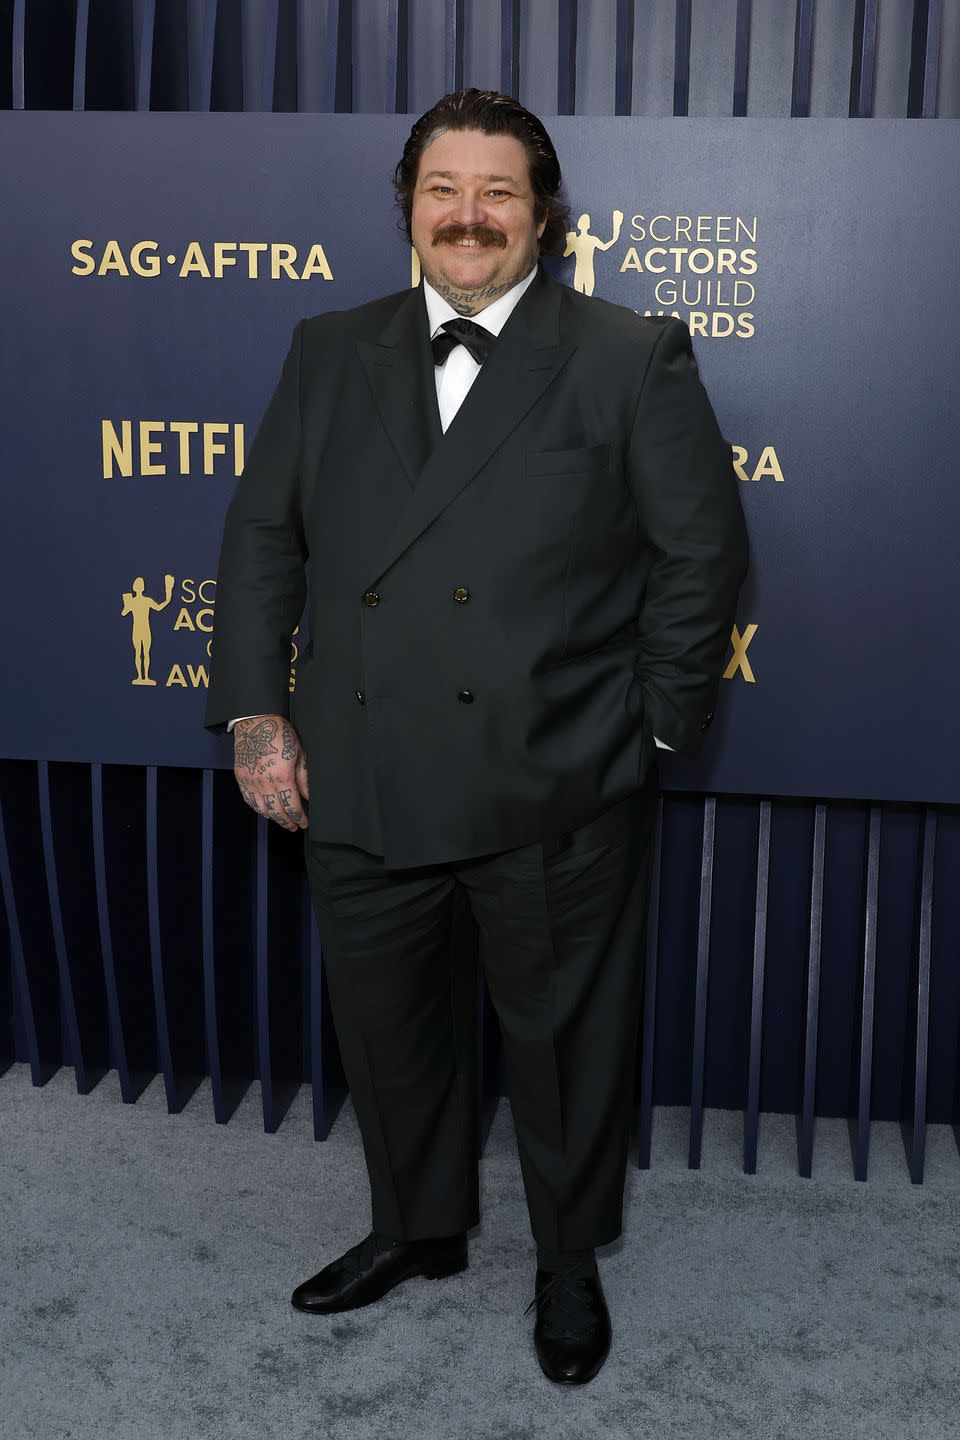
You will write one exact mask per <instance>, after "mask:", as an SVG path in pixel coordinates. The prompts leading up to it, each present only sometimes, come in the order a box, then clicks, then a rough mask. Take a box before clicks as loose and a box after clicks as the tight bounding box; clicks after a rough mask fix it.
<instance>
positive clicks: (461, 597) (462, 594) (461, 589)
mask: <svg viewBox="0 0 960 1440" xmlns="http://www.w3.org/2000/svg"><path fill="white" fill-rule="evenodd" d="M453 598H454V600H456V602H457V604H458V605H462V604H463V603H464V601H465V600H469V599H470V591H469V590H468V589H467V587H466V586H465V585H458V586H457V588H456V590H454V592H453Z"/></svg>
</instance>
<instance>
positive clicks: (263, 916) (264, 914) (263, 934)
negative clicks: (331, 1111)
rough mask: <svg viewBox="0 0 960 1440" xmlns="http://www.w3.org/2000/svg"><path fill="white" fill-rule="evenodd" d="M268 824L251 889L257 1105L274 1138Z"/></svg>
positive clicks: (262, 829) (261, 830) (261, 829)
mask: <svg viewBox="0 0 960 1440" xmlns="http://www.w3.org/2000/svg"><path fill="white" fill-rule="evenodd" d="M269 823H270V822H269V821H268V820H263V819H259V820H258V821H257V853H256V861H255V864H256V884H255V886H254V936H255V945H256V952H257V1053H258V1058H259V1062H260V1063H259V1071H260V1101H261V1107H262V1109H263V1128H264V1130H266V1131H267V1133H268V1134H271V1135H272V1134H273V1132H274V1131H275V1130H276V1128H277V1120H276V1111H275V1106H274V1103H273V1102H274V1097H273V1070H272V1067H271V1053H270V944H269V922H270V908H269V906H270V884H269V874H270V872H269V850H268V848H267V847H268V841H269V835H268V833H267V826H268V824H269Z"/></svg>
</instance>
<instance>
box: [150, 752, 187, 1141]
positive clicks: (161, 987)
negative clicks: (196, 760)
mask: <svg viewBox="0 0 960 1440" xmlns="http://www.w3.org/2000/svg"><path fill="white" fill-rule="evenodd" d="M146 827H147V836H146V841H147V929H148V933H149V936H150V973H151V975H152V977H153V1003H154V1009H155V1013H156V1023H157V1049H158V1051H159V1054H160V1068H161V1071H162V1073H163V1088H164V1090H165V1092H166V1097H167V1110H168V1111H169V1113H170V1114H171V1115H174V1114H176V1113H177V1111H178V1110H179V1108H180V1106H179V1103H178V1100H177V1083H176V1076H175V1075H174V1073H173V1051H172V1048H171V1045H170V1026H169V1024H168V1020H167V993H166V985H165V983H164V974H163V946H162V944H161V936H160V863H159V855H158V850H159V844H158V814H157V767H156V765H148V766H147V812H146Z"/></svg>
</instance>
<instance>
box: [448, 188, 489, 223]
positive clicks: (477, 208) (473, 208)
mask: <svg viewBox="0 0 960 1440" xmlns="http://www.w3.org/2000/svg"><path fill="white" fill-rule="evenodd" d="M486 215H487V212H486V209H485V207H484V205H483V201H482V198H481V196H480V194H479V192H477V191H474V190H470V189H467V188H464V189H463V190H461V191H460V194H459V195H458V196H457V203H456V205H455V206H454V211H453V215H452V217H451V218H452V219H454V220H456V221H457V222H458V224H460V225H480V224H482V223H483V221H484V220H485V219H486Z"/></svg>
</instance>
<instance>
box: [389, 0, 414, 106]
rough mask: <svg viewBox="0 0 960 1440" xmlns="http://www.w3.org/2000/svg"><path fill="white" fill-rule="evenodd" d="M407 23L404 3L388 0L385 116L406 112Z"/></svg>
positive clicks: (408, 32)
mask: <svg viewBox="0 0 960 1440" xmlns="http://www.w3.org/2000/svg"><path fill="white" fill-rule="evenodd" d="M409 52H410V21H409V12H408V5H407V0H387V94H386V103H385V104H384V107H383V108H384V110H385V112H386V113H387V114H388V115H405V114H406V113H407V92H408V76H409Z"/></svg>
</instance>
